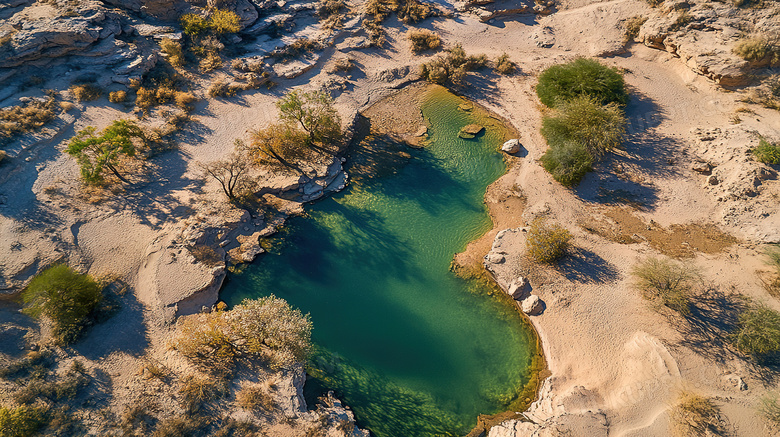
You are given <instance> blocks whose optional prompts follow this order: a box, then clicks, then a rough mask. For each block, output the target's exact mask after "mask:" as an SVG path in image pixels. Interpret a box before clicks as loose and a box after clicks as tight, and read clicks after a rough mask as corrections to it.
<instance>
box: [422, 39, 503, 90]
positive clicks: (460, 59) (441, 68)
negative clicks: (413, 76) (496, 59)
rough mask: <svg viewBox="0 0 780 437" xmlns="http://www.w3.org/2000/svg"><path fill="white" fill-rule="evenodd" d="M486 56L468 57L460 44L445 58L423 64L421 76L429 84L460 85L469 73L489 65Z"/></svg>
mask: <svg viewBox="0 0 780 437" xmlns="http://www.w3.org/2000/svg"><path fill="white" fill-rule="evenodd" d="M487 62H488V59H487V56H485V55H467V54H466V51H465V50H463V47H461V45H460V44H457V45H455V46H454V47H452V48H449V49H447V54H446V55H445V56H438V57H437V58H436V59H434V60H432V61H430V62H428V63H427V64H423V65H422V66H421V67H420V76H421V77H422V78H423V79H425V80H427V81H428V82H432V83H437V84H439V85H443V84H445V83H447V81H450V82H452V83H453V84H455V85H460V84H462V83H463V80H464V79H465V78H466V73H468V72H469V71H474V70H478V69H480V68H482V67H484V66H485V65H487Z"/></svg>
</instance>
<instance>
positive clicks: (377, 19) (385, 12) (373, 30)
mask: <svg viewBox="0 0 780 437" xmlns="http://www.w3.org/2000/svg"><path fill="white" fill-rule="evenodd" d="M393 12H395V13H396V15H398V19H399V20H401V22H403V23H406V24H413V23H417V22H419V21H422V20H424V19H426V18H428V17H431V16H433V15H434V14H435V11H434V10H433V9H432V8H431V7H430V6H428V5H424V4H422V3H420V2H418V1H417V0H368V1H367V2H366V5H365V14H366V18H365V19H364V20H363V27H364V28H365V29H366V30H367V31H368V35H369V38H370V39H371V42H372V44H373V45H375V46H378V47H381V46H382V45H383V44H384V41H385V38H384V34H385V31H384V29H383V28H382V22H383V21H384V20H385V18H387V17H388V16H390V14H391V13H393Z"/></svg>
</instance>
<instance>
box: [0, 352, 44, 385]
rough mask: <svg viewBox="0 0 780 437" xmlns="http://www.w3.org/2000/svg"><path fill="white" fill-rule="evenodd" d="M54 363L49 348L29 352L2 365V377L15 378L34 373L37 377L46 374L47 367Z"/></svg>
mask: <svg viewBox="0 0 780 437" xmlns="http://www.w3.org/2000/svg"><path fill="white" fill-rule="evenodd" d="M53 363H54V360H53V358H52V353H51V351H50V350H48V349H41V350H38V351H31V352H29V353H28V354H27V355H26V356H25V357H24V358H22V359H20V360H17V361H12V362H10V363H8V364H5V365H2V366H0V378H6V379H15V378H22V377H26V376H29V375H33V376H35V377H36V378H37V377H41V376H42V375H45V374H46V372H47V368H48V367H49V366H51V365H52V364H53Z"/></svg>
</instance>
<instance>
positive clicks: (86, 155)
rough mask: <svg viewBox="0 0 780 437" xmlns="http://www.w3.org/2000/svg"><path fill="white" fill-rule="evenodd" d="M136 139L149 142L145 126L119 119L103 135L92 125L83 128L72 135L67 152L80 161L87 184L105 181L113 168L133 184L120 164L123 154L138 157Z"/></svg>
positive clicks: (114, 171)
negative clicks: (106, 171)
mask: <svg viewBox="0 0 780 437" xmlns="http://www.w3.org/2000/svg"><path fill="white" fill-rule="evenodd" d="M134 140H136V141H141V142H142V143H143V142H145V141H146V134H145V133H144V131H143V130H142V129H141V127H140V126H138V125H137V124H136V123H135V122H133V121H130V120H115V121H114V122H113V123H111V124H110V125H109V126H108V127H106V128H105V129H103V130H102V131H101V133H100V135H95V128H94V127H92V126H89V127H87V128H86V129H83V130H81V131H79V132H78V133H77V134H76V136H75V137H73V138H71V140H70V142H69V143H68V147H67V148H66V149H65V153H67V154H69V155H71V156H73V157H74V158H76V159H77V160H78V162H79V165H80V166H81V176H82V177H83V178H84V181H85V182H87V184H101V183H103V182H104V177H103V173H104V171H105V170H109V171H110V172H111V173H112V174H113V175H114V176H116V177H117V178H118V179H119V180H121V181H122V182H125V183H129V182H130V181H128V180H127V179H126V178H125V177H124V176H122V175H121V174H120V173H119V170H118V165H119V162H120V155H124V156H127V157H133V156H135V152H136V146H135V144H133V141H134Z"/></svg>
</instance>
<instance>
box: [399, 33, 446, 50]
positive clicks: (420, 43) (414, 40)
mask: <svg viewBox="0 0 780 437" xmlns="http://www.w3.org/2000/svg"><path fill="white" fill-rule="evenodd" d="M406 38H407V39H408V40H409V42H410V43H411V47H412V51H413V52H421V51H424V50H436V49H438V48H439V47H441V38H439V35H436V34H435V33H433V32H431V31H430V30H424V29H421V30H410V31H409V32H407V33H406Z"/></svg>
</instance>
